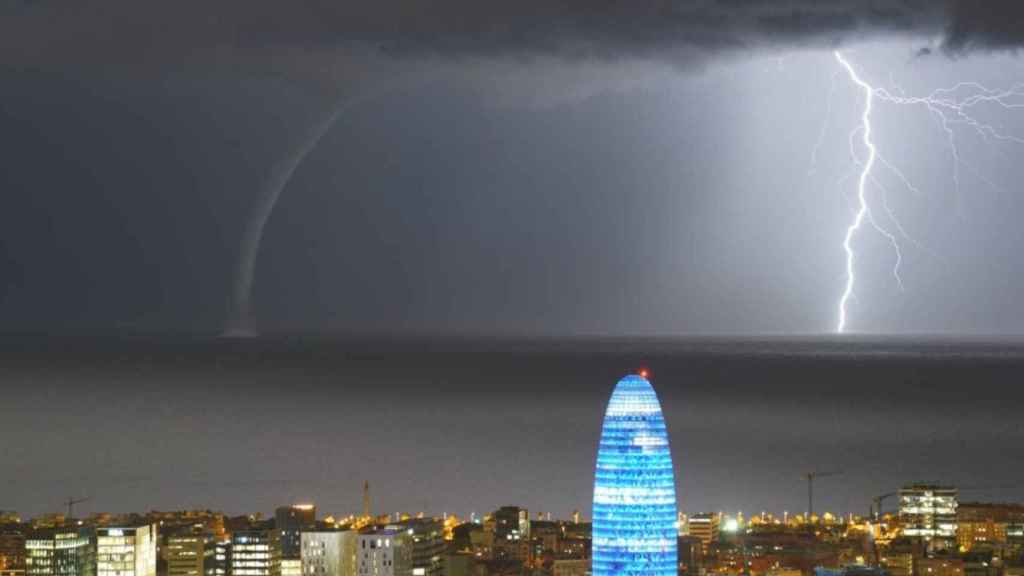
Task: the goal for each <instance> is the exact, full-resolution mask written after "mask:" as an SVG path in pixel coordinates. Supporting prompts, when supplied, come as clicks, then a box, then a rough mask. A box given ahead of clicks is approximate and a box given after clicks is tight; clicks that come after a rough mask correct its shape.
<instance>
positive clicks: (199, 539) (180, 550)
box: [163, 532, 217, 576]
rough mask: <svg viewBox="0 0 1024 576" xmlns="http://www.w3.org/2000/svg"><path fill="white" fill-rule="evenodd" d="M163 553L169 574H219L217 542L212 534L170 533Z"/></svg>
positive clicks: (191, 575)
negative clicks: (217, 570) (217, 569)
mask: <svg viewBox="0 0 1024 576" xmlns="http://www.w3.org/2000/svg"><path fill="white" fill-rule="evenodd" d="M163 554H164V559H165V560H167V576H217V572H216V568H217V556H216V542H215V541H214V537H213V535H212V534H205V533H191V532H185V533H179V534H171V535H168V536H167V539H166V542H165V543H164V547H163Z"/></svg>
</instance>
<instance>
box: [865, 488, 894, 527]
mask: <svg viewBox="0 0 1024 576" xmlns="http://www.w3.org/2000/svg"><path fill="white" fill-rule="evenodd" d="M897 494H899V492H886V493H885V494H882V495H880V496H875V497H874V498H872V499H871V510H870V513H869V514H868V517H869V518H874V519H875V522H877V521H878V520H879V519H880V518H881V516H882V502H885V501H886V500H887V499H889V498H892V497H893V496H895V495H897Z"/></svg>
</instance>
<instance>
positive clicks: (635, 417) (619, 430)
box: [592, 376, 677, 576]
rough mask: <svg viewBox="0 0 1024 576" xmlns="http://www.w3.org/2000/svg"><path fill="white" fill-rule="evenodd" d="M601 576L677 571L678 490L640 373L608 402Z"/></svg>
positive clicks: (598, 482) (602, 460) (597, 563)
mask: <svg viewBox="0 0 1024 576" xmlns="http://www.w3.org/2000/svg"><path fill="white" fill-rule="evenodd" d="M593 518H594V534H593V537H594V540H593V561H592V562H593V574H594V576H612V575H616V576H619V575H644V576H651V575H664V576H675V574H676V570H677V568H676V558H677V555H676V538H677V531H676V487H675V477H674V475H673V473H672V454H671V452H670V451H669V446H668V432H667V430H666V429H665V419H664V418H663V417H662V415H661V405H660V404H659V403H658V396H657V395H656V394H655V393H654V388H652V387H651V383H650V382H648V381H647V380H646V379H645V378H642V377H640V376H627V377H625V378H623V379H622V380H620V381H619V383H618V385H616V386H615V391H614V392H612V397H611V400H609V401H608V409H607V410H606V411H605V415H604V427H603V429H602V430H601V444H600V446H599V447H598V450H597V467H596V471H595V474H594V516H593Z"/></svg>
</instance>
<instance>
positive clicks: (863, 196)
mask: <svg viewBox="0 0 1024 576" xmlns="http://www.w3.org/2000/svg"><path fill="white" fill-rule="evenodd" d="M835 56H836V60H837V61H838V62H839V64H840V65H842V66H843V68H845V69H846V73H847V74H849V76H850V80H852V81H853V83H854V84H856V85H857V86H859V87H860V88H861V89H862V90H863V91H864V112H863V113H862V114H861V127H860V132H861V137H862V140H863V142H864V147H865V148H867V150H868V157H867V160H866V161H864V162H863V163H862V164H861V171H860V178H859V179H858V181H857V209H856V212H855V214H854V217H853V222H851V223H850V225H849V226H848V227H847V228H846V237H845V238H844V240H843V250H844V251H845V252H846V287H845V289H844V290H843V295H842V297H841V298H840V299H839V323H838V325H837V326H836V332H838V333H840V334H842V333H843V332H844V331H846V308H847V305H848V304H849V303H850V298H852V297H853V287H854V283H855V282H856V279H857V277H856V276H855V272H854V266H853V264H854V253H853V237H854V236H855V235H856V234H857V231H858V230H860V227H861V225H862V224H863V223H864V220H866V219H870V220H873V218H872V217H871V208H870V207H869V206H868V200H867V192H866V188H867V185H868V179H869V178H871V170H872V168H874V166H875V158H876V157H877V156H878V150H877V149H876V148H875V143H874V142H873V141H872V140H871V109H872V108H873V107H874V101H875V90H874V88H872V87H871V85H870V84H868V83H867V82H865V81H863V80H861V78H860V76H858V75H857V71H856V70H854V68H853V66H852V65H850V63H849V62H847V60H846V59H845V58H843V55H842V54H841V53H840V52H838V51H837V52H836V53H835ZM851 153H852V150H851ZM876 228H877V226H876ZM889 236H890V238H891V237H892V235H889ZM893 240H894V242H893V243H894V245H897V246H898V244H897V243H895V239H893ZM897 249H898V248H897ZM898 270H899V264H897V276H898V274H899V272H898Z"/></svg>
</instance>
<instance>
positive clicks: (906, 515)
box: [900, 484, 958, 541]
mask: <svg viewBox="0 0 1024 576" xmlns="http://www.w3.org/2000/svg"><path fill="white" fill-rule="evenodd" d="M957 500H958V492H957V489H956V488H951V487H947V486H933V485H929V484H913V485H910V486H904V487H903V488H901V489H900V524H901V525H902V526H903V534H904V535H905V536H910V537H913V538H923V539H925V540H935V539H939V540H952V541H955V540H956V528H957V519H956V509H957V505H958V502H957Z"/></svg>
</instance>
